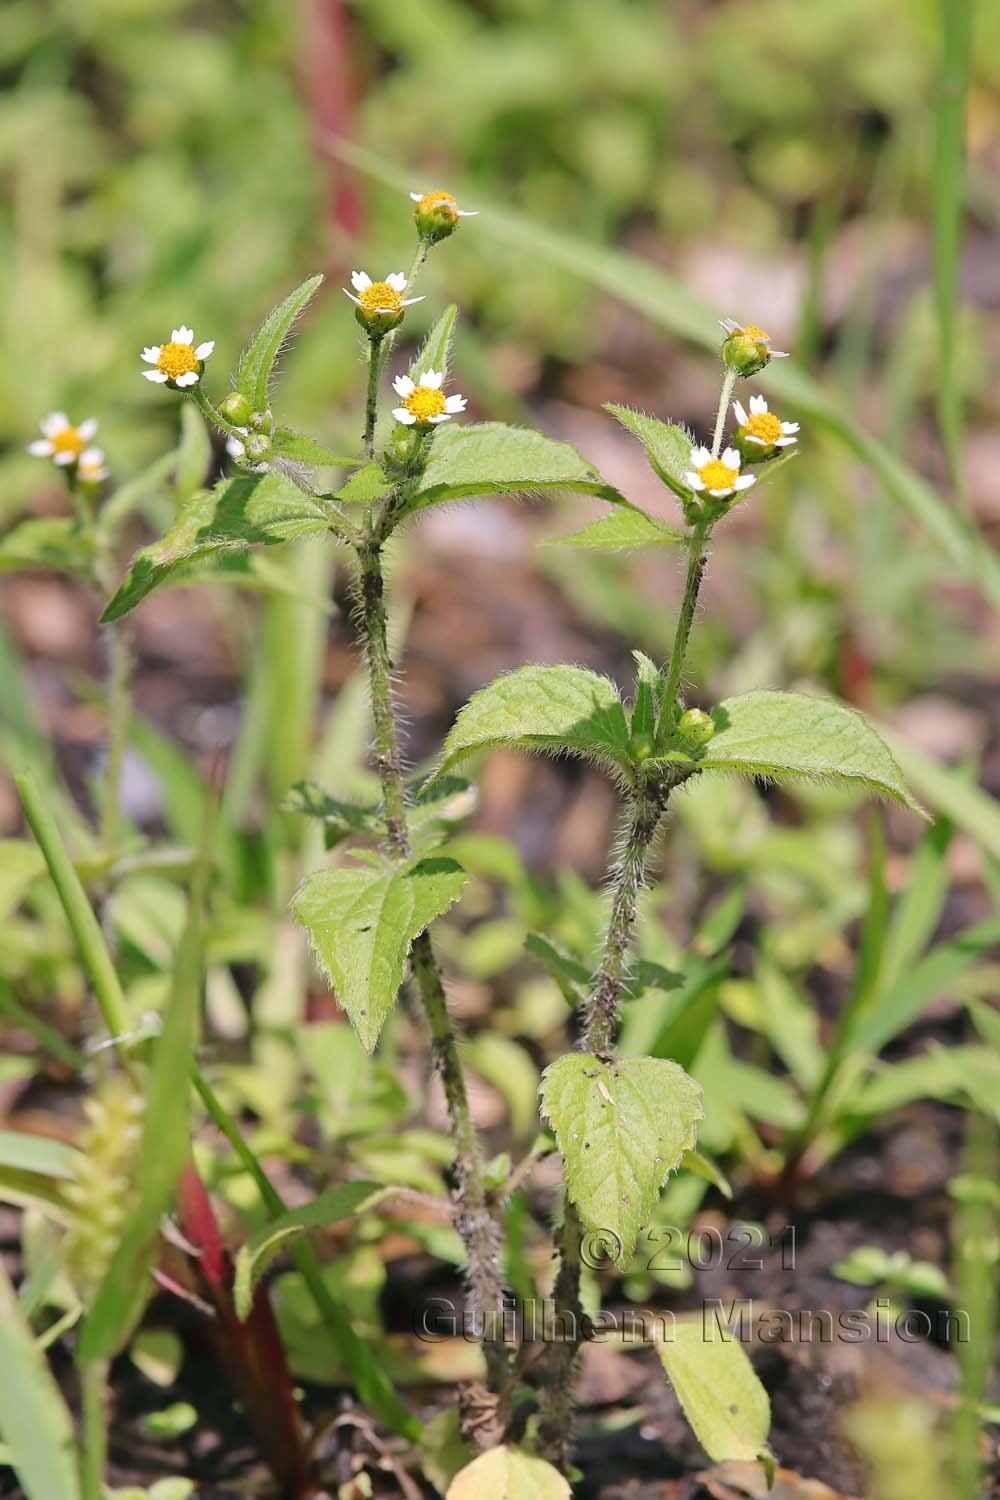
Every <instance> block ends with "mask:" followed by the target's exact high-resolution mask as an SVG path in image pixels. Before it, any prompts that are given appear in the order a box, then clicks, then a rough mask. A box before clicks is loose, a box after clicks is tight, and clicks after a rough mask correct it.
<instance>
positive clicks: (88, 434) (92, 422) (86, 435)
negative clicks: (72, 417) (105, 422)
mask: <svg viewBox="0 0 1000 1500" xmlns="http://www.w3.org/2000/svg"><path fill="white" fill-rule="evenodd" d="M76 430H77V432H78V433H79V434H80V439H81V441H82V442H84V443H89V442H90V439H91V438H92V437H93V436H94V435H95V433H96V432H97V418H96V417H88V418H87V420H86V421H85V422H81V423H80V425H79V427H78V428H77V429H76Z"/></svg>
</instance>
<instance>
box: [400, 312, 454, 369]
mask: <svg viewBox="0 0 1000 1500" xmlns="http://www.w3.org/2000/svg"><path fill="white" fill-rule="evenodd" d="M457 319H458V307H457V305H456V304H455V303H454V302H453V303H452V304H451V306H450V307H446V308H445V310H444V312H443V313H442V314H441V316H440V317H439V318H438V320H437V322H436V323H435V324H434V327H433V328H432V329H431V331H430V333H429V334H428V335H427V337H426V338H425V339H424V342H423V344H422V345H421V346H420V352H419V354H418V355H417V357H416V359H415V360H414V361H413V363H412V365H411V366H410V369H409V376H410V379H411V380H418V379H419V377H420V376H421V375H422V374H423V373H424V371H425V370H437V371H438V372H439V373H440V374H441V375H447V374H448V366H449V364H450V362H451V341H452V339H453V338H454V336H455V323H456V321H457Z"/></svg>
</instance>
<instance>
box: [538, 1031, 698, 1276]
mask: <svg viewBox="0 0 1000 1500" xmlns="http://www.w3.org/2000/svg"><path fill="white" fill-rule="evenodd" d="M541 1093H542V1113H543V1114H544V1115H545V1117H546V1118H547V1119H548V1120H549V1122H550V1123H551V1125H552V1128H553V1130H554V1131H555V1134H556V1139H557V1141H558V1142H559V1149H560V1151H561V1152H562V1154H563V1158H564V1160H565V1163H566V1191H567V1192H568V1194H569V1196H570V1198H571V1200H572V1201H573V1203H574V1204H575V1205H576V1208H577V1211H578V1212H579V1215H580V1218H581V1220H582V1222H583V1224H584V1226H585V1227H586V1228H587V1229H589V1230H591V1231H592V1232H593V1233H598V1232H601V1233H604V1234H606V1235H609V1236H611V1237H613V1238H612V1244H613V1245H614V1247H615V1249H616V1254H615V1259H616V1260H618V1261H620V1262H621V1263H622V1264H625V1263H626V1262H627V1260H628V1257H629V1256H630V1255H631V1254H632V1251H633V1250H634V1248H635V1242H636V1239H637V1238H638V1236H639V1232H640V1230H641V1229H642V1228H643V1227H644V1226H645V1224H646V1222H647V1221H648V1219H649V1216H650V1214H651V1213H652V1211H653V1208H654V1206H655V1204H656V1201H657V1198H658V1197H659V1195H660V1189H661V1188H662V1187H663V1184H664V1182H665V1181H666V1179H667V1174H668V1173H669V1172H672V1171H673V1169H674V1168H675V1167H676V1166H677V1165H678V1163H679V1162H680V1160H681V1158H682V1156H683V1155H684V1153H685V1151H690V1150H691V1149H692V1147H693V1146H694V1144H695V1139H696V1136H697V1127H698V1121H699V1120H700V1119H701V1118H702V1107H701V1089H700V1088H699V1086H698V1085H697V1084H696V1083H695V1081H694V1079H693V1078H690V1077H689V1076H688V1075H687V1073H685V1071H684V1069H683V1068H681V1067H679V1066H678V1064H677V1063H674V1062H669V1061H667V1060H666V1059H665V1058H658V1057H623V1058H618V1059H615V1060H602V1059H600V1058H597V1057H591V1056H588V1055H587V1054H586V1053H579V1052H574V1053H570V1054H569V1055H567V1056H566V1057H561V1058H559V1059H558V1061H557V1062H554V1063H552V1064H551V1065H550V1066H549V1067H548V1068H546V1070H545V1072H544V1073H543V1075H542V1089H541Z"/></svg>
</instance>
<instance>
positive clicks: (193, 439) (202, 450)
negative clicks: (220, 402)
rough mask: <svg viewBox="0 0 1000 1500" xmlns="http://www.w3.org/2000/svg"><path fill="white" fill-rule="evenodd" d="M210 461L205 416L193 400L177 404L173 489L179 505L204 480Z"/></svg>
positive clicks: (210, 445) (209, 445)
mask: <svg viewBox="0 0 1000 1500" xmlns="http://www.w3.org/2000/svg"><path fill="white" fill-rule="evenodd" d="M211 462H212V440H211V438H210V437H209V433H208V428H207V427H206V426H205V419H204V417H203V416H202V414H201V412H200V411H199V410H198V408H197V407H196V406H195V404H194V402H193V401H184V402H182V404H181V439H180V442H179V443H178V445H177V467H176V469H175V471H174V490H175V492H176V494H177V498H178V500H179V501H180V502H181V503H182V504H183V503H184V501H185V500H189V499H190V498H191V496H192V495H193V494H194V492H195V490H197V489H200V488H201V486H202V485H203V484H204V483H205V476H206V474H207V473H208V466H209V464H210V463H211Z"/></svg>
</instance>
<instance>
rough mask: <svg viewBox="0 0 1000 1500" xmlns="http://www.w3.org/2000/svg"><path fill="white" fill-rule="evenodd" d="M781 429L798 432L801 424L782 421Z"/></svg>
mask: <svg viewBox="0 0 1000 1500" xmlns="http://www.w3.org/2000/svg"><path fill="white" fill-rule="evenodd" d="M781 430H782V432H798V430H799V424H798V422H782V424H781Z"/></svg>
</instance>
